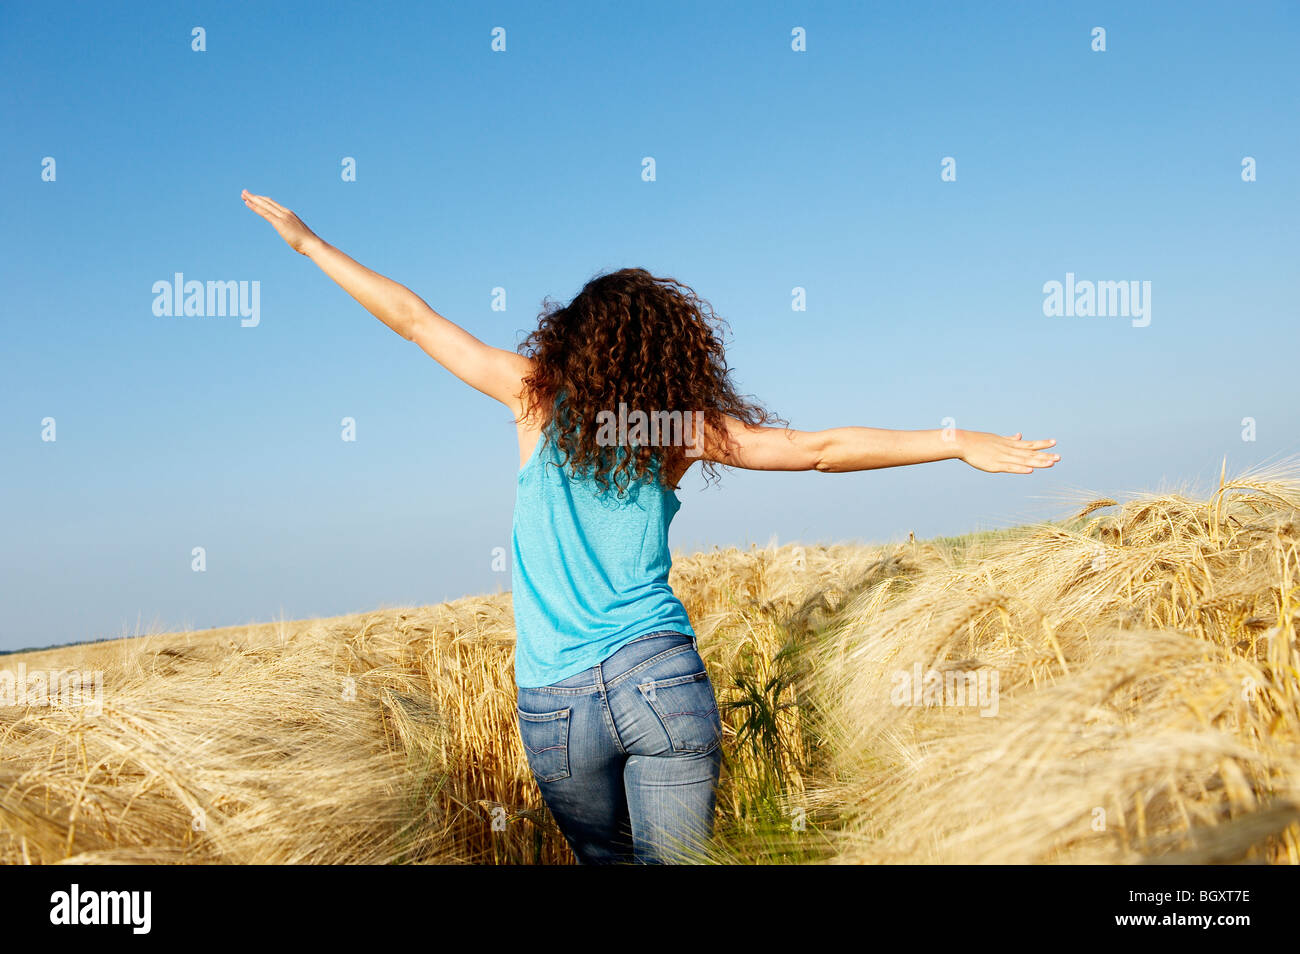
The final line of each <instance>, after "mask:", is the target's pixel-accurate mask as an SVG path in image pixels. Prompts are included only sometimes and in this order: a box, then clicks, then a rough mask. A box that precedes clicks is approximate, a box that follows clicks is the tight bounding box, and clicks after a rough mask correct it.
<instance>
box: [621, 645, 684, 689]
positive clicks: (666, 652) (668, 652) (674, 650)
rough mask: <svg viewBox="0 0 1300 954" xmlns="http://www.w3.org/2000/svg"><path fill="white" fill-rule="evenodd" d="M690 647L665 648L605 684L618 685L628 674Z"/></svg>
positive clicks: (633, 673) (630, 674) (631, 674)
mask: <svg viewBox="0 0 1300 954" xmlns="http://www.w3.org/2000/svg"><path fill="white" fill-rule="evenodd" d="M690 648H691V647H690V646H674V647H673V648H672V649H665V650H664V651H663V652H661V653H660V654H659V655H657V656H651V657H650V658H649V659H647V660H645V662H639V663H637V664H636V665H635V666H633V667H632V668H631V669H629V670H628V671H627V672H625V673H620V674H619V675H617V676H615V677H614V678H613V679H611V680H610V681H609V682H607V683H606V684H605V687H606V688H611V687H613V686H617V685H618V684H619V683H620V682H622V681H623V680H624V679H626V678H627V677H628V676H634V675H636V674H637V673H638V672H640V671H641V670H642V669H645V668H646V667H647V666H652V665H654V664H655V663H657V662H662V661H663V660H665V659H667V658H668V657H669V656H676V655H677V654H678V653H684V652H686V651H687V650H689V649H690Z"/></svg>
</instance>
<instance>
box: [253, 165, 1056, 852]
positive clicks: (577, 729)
mask: <svg viewBox="0 0 1300 954" xmlns="http://www.w3.org/2000/svg"><path fill="white" fill-rule="evenodd" d="M242 198H243V200H244V203H245V204H246V205H247V206H248V207H249V208H250V209H252V210H253V211H254V212H256V213H258V214H259V215H261V216H262V217H263V218H264V219H266V220H267V221H268V222H270V223H271V225H272V226H274V227H275V230H276V231H277V232H278V233H279V234H280V236H281V237H282V238H284V240H285V241H286V242H288V243H289V245H290V247H292V248H293V249H294V250H295V251H298V252H300V253H302V254H303V255H306V256H308V257H310V258H311V259H312V261H314V262H315V263H316V264H317V265H318V266H320V268H321V269H322V270H323V271H324V272H325V274H327V275H328V276H329V277H330V278H332V279H334V281H336V282H337V283H338V284H339V285H341V286H342V287H343V289H344V290H345V291H347V292H348V294H350V295H351V296H352V297H353V298H355V299H356V300H357V301H358V302H360V303H361V304H362V305H363V306H364V307H365V308H366V310H367V311H369V312H370V313H371V314H373V315H374V316H375V317H377V318H378V319H379V320H380V321H382V322H384V324H386V325H388V327H390V328H392V329H393V330H394V331H396V332H397V333H398V334H400V335H401V336H402V337H403V338H406V339H407V340H409V341H414V342H415V343H416V344H418V345H419V346H420V347H421V348H422V349H424V351H426V352H427V353H428V354H429V355H430V357H432V358H433V359H434V360H436V361H437V362H438V363H439V364H441V365H442V366H443V367H445V368H446V369H447V370H449V371H450V372H451V373H452V374H454V375H456V376H457V377H458V378H460V379H461V380H462V381H464V382H465V383H466V384H469V385H470V386H472V387H474V388H476V389H477V390H479V391H482V392H483V393H484V394H487V395H489V396H490V397H493V398H495V399H496V400H498V401H500V402H501V403H502V404H504V405H505V406H506V407H507V408H509V409H510V412H511V414H513V415H514V418H515V422H516V432H517V436H518V439H519V460H520V467H521V469H520V472H519V479H518V486H517V492H516V499H515V519H514V532H513V552H514V565H513V568H512V574H513V575H512V583H513V588H512V597H513V602H514V612H515V624H516V649H515V681H516V685H517V691H518V696H517V699H518V705H517V713H518V724H519V730H520V736H521V738H522V740H523V744H524V748H525V751H526V752H527V755H528V761H529V765H530V767H531V769H532V771H533V775H534V777H535V778H536V779H537V783H538V786H539V787H540V788H541V792H542V796H543V798H544V800H545V801H546V804H547V807H548V808H550V810H551V813H552V815H554V817H555V820H556V821H557V822H558V824H559V826H560V829H561V831H563V832H564V836H565V838H566V839H567V840H568V842H569V845H570V847H571V848H572V849H573V852H574V854H575V855H576V857H577V859H578V861H579V862H580V863H583V864H610V863H619V862H669V861H683V860H691V859H692V858H698V857H700V855H701V852H702V850H703V849H704V848H705V847H706V846H707V842H708V840H709V838H710V837H711V835H712V831H713V813H714V795H715V790H716V787H717V782H718V772H719V767H720V764H721V759H722V753H721V748H720V744H721V740H722V725H721V722H720V720H719V716H718V707H717V701H716V699H715V697H714V693H713V687H712V685H711V684H710V682H709V678H708V675H707V673H706V672H705V668H704V663H703V661H702V660H701V659H700V656H699V653H698V651H697V649H698V646H697V643H696V639H695V632H694V630H693V629H692V628H691V623H690V620H689V619H688V617H687V614H686V610H685V608H684V607H683V606H682V604H681V602H680V601H679V600H678V599H677V598H676V597H675V596H674V595H673V592H672V589H671V588H670V587H669V585H668V571H669V568H670V566H671V558H670V556H669V552H668V526H669V523H670V522H671V521H672V518H673V515H674V514H675V513H676V512H677V509H678V507H680V505H681V504H680V501H679V500H678V498H677V494H676V492H675V488H676V487H677V486H678V483H679V481H680V480H681V478H682V476H683V475H684V474H685V473H686V471H687V470H688V469H689V468H690V467H691V465H692V464H694V463H695V461H696V460H700V461H702V462H703V463H702V466H703V467H704V468H705V469H706V470H708V471H709V472H711V473H716V469H715V468H716V465H718V464H723V465H727V466H731V467H743V468H748V469H751V470H819V471H824V472H844V471H857V470H870V469H873V468H879V467H895V466H899V465H903V464H917V463H922V462H926V461H937V460H945V459H951V458H958V459H960V460H963V461H965V462H966V463H968V464H970V465H971V466H973V467H976V468H978V469H979V470H984V471H988V472H990V473H1019V474H1028V473H1032V472H1033V470H1034V468H1036V467H1050V466H1052V464H1053V463H1054V462H1055V461H1057V460H1059V459H1060V457H1059V456H1058V455H1054V454H1044V453H1042V451H1043V449H1044V448H1047V447H1051V446H1052V445H1054V444H1055V443H1056V442H1055V441H1052V440H1040V441H1024V440H1021V439H1020V437H1021V436H1020V435H1019V434H1016V435H1014V436H1012V437H1002V436H998V435H996V434H989V433H983V432H977V431H938V430H933V431H891V430H880V429H876V428H867V427H839V428H833V429H830V430H823V431H796V430H791V429H789V428H780V427H768V426H764V425H766V424H767V423H768V422H770V421H773V420H776V419H775V418H773V417H772V416H771V415H770V414H769V413H768V412H767V411H765V410H764V409H763V408H762V407H760V406H758V405H757V404H753V403H750V402H747V401H745V400H744V399H743V398H742V397H741V396H740V395H738V394H737V393H736V391H735V389H734V387H733V386H732V383H731V381H730V379H729V373H728V370H727V365H726V360H725V356H724V354H723V349H722V344H721V340H720V335H719V333H718V332H717V330H716V329H715V328H714V326H713V325H714V324H715V323H716V322H717V319H716V317H714V315H713V313H712V310H711V309H710V308H709V306H708V305H707V303H705V302H703V301H701V300H700V299H699V298H697V297H696V296H695V294H694V292H692V291H691V290H690V289H689V288H686V287H685V286H682V285H680V284H678V283H677V282H675V281H672V280H670V279H661V278H655V277H654V276H652V275H651V274H650V273H648V272H646V271H644V270H642V269H635V268H633V269H623V270H621V271H618V272H614V273H611V274H608V275H602V276H600V277H598V278H595V279H593V280H592V281H590V282H588V283H587V285H586V287H584V288H583V290H582V291H581V292H580V293H579V294H578V295H577V296H576V297H575V298H574V299H573V301H572V302H570V303H569V304H568V305H567V306H565V307H562V308H551V309H550V310H548V311H547V312H546V313H545V314H543V316H542V318H541V321H540V322H539V326H538V328H537V330H536V331H534V332H533V333H532V334H531V335H529V337H528V339H527V340H526V341H525V342H524V344H523V345H521V346H520V349H519V350H520V352H521V353H519V354H515V353H512V352H509V351H504V350H502V349H499V348H493V347H490V346H489V345H486V344H484V343H483V342H481V341H479V340H478V339H477V338H475V337H474V336H473V335H471V334H469V333H468V332H467V331H465V330H464V329H462V328H460V327H458V326H457V325H455V324H453V323H452V322H450V321H448V320H447V319H446V318H444V317H442V316H441V315H439V314H438V313H437V312H435V311H434V310H433V309H432V308H430V307H429V306H428V305H427V304H425V302H424V301H423V300H421V299H420V298H419V297H418V296H417V295H415V294H414V293H413V292H412V291H410V290H409V289H407V288H405V287H404V286H402V285H399V284H397V283H396V282H394V281H391V280H390V279H387V278H385V277H384V276H382V275H379V274H376V273H375V272H372V271H371V270H370V269H368V268H366V267H364V266H363V265H360V264H359V263H357V262H356V261H354V260H353V259H351V258H349V257H348V256H347V255H345V254H344V253H342V252H340V251H339V250H338V249H336V248H333V247H331V246H330V245H328V244H327V243H325V242H323V241H322V240H321V239H320V238H318V237H317V236H316V235H315V234H314V233H313V232H312V231H311V230H310V229H308V228H307V227H306V226H305V225H304V224H303V223H302V221H301V220H300V219H299V218H298V217H297V216H296V215H294V214H293V213H292V212H291V211H289V210H288V209H285V208H283V207H282V206H280V205H279V204H278V203H276V202H275V201H273V200H272V199H269V198H267V197H266V196H259V195H253V194H251V193H249V192H248V191H247V190H245V191H244V192H243V193H242ZM706 312H707V315H706Z"/></svg>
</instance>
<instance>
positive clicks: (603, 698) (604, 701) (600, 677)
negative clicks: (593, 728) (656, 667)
mask: <svg viewBox="0 0 1300 954" xmlns="http://www.w3.org/2000/svg"><path fill="white" fill-rule="evenodd" d="M595 669H596V683H597V687H598V688H599V690H600V712H601V715H602V716H603V717H604V719H605V728H606V729H608V730H609V735H610V738H612V739H613V740H614V744H615V745H617V746H618V750H619V751H620V752H622V753H623V754H624V755H627V754H628V752H627V749H626V748H625V747H624V745H623V740H622V739H620V738H619V737H618V726H617V725H615V724H614V713H613V711H611V710H610V707H609V684H608V683H607V682H605V671H604V670H603V669H602V668H601V664H600V663H596V666H595Z"/></svg>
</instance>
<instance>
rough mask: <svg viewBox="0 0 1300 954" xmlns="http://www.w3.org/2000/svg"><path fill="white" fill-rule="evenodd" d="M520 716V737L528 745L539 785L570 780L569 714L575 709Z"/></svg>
mask: <svg viewBox="0 0 1300 954" xmlns="http://www.w3.org/2000/svg"><path fill="white" fill-rule="evenodd" d="M516 711H517V712H518V714H519V738H520V739H521V740H522V741H523V743H524V753H525V754H526V755H527V756H528V767H529V768H531V769H532V770H533V774H534V775H535V776H537V780H538V781H539V782H558V781H559V780H560V779H563V778H568V777H569V715H570V713H571V712H572V711H573V710H572V709H558V710H556V711H555V712H540V713H539V712H525V711H524V710H523V709H516Z"/></svg>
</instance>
